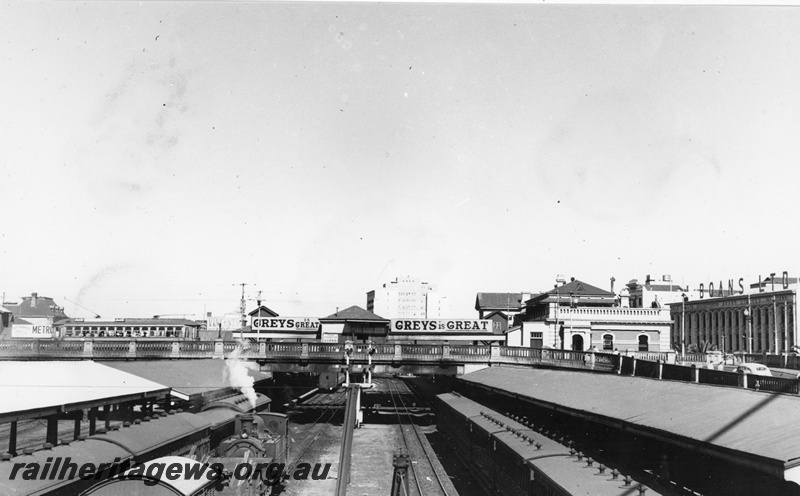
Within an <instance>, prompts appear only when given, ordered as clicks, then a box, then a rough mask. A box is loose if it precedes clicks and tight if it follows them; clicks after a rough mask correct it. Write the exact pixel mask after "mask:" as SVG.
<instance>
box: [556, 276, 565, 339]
mask: <svg viewBox="0 0 800 496" xmlns="http://www.w3.org/2000/svg"><path fill="white" fill-rule="evenodd" d="M554 288H555V290H556V333H558V332H559V329H558V307H559V306H560V305H561V294H560V293H559V292H558V281H556V284H555V286H554ZM560 337H561V349H562V350H563V349H564V336H563V335H562V336H560Z"/></svg>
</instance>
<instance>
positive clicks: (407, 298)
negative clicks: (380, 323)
mask: <svg viewBox="0 0 800 496" xmlns="http://www.w3.org/2000/svg"><path fill="white" fill-rule="evenodd" d="M367 311H369V312H372V313H374V314H376V315H380V316H381V317H384V318H388V319H397V318H409V319H430V318H442V317H445V316H447V314H448V313H449V312H450V305H449V300H448V299H447V297H445V296H444V295H442V294H441V293H439V292H437V291H434V288H433V286H432V285H431V284H430V283H427V282H424V281H421V280H420V279H418V278H416V277H412V276H406V277H403V278H395V280H394V281H389V282H387V283H385V284H383V286H381V288H380V289H375V290H372V291H370V292H368V293H367Z"/></svg>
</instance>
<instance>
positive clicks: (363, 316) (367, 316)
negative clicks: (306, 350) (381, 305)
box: [319, 305, 389, 322]
mask: <svg viewBox="0 0 800 496" xmlns="http://www.w3.org/2000/svg"><path fill="white" fill-rule="evenodd" d="M319 320H329V321H330V320H333V321H338V320H355V321H359V320H360V321H367V322H375V321H379V322H389V320H388V319H384V318H383V317H381V316H380V315H376V314H374V313H372V312H370V311H368V310H364V309H363V308H361V307H359V306H356V305H353V306H352V307H347V308H345V309H344V310H339V311H338V312H336V313H335V314H333V315H328V316H327V317H325V318H322V319H319Z"/></svg>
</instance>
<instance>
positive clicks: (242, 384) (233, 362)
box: [222, 350, 258, 409]
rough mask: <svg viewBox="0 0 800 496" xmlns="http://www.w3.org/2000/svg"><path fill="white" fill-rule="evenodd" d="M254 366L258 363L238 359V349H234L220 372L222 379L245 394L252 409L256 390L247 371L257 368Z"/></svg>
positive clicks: (254, 405) (254, 404)
mask: <svg viewBox="0 0 800 496" xmlns="http://www.w3.org/2000/svg"><path fill="white" fill-rule="evenodd" d="M254 367H258V365H256V364H253V363H250V362H248V361H247V360H242V359H240V358H239V350H235V351H234V352H233V353H231V355H230V357H229V358H228V359H227V360H225V370H224V371H223V373H222V374H223V380H224V381H226V382H227V383H228V384H229V385H230V386H231V387H234V388H237V389H238V390H239V391H240V392H241V393H242V394H244V395H245V396H247V399H248V400H249V401H250V406H251V407H252V408H253V409H255V408H256V390H255V389H253V383H254V382H255V380H254V379H253V377H252V376H251V375H250V374H248V373H247V371H248V370H258V369H257V368H254Z"/></svg>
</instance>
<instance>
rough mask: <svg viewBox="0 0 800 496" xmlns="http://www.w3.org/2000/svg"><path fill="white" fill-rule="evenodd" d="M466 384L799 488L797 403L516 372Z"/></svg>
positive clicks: (579, 375) (483, 375) (484, 375)
mask: <svg viewBox="0 0 800 496" xmlns="http://www.w3.org/2000/svg"><path fill="white" fill-rule="evenodd" d="M462 380H464V381H466V382H468V383H472V384H476V385H481V386H485V387H489V388H492V389H497V390H502V391H506V392H508V393H509V394H512V395H513V396H514V397H523V398H528V399H529V401H531V402H532V403H534V404H539V405H542V406H545V407H546V408H550V409H555V410H556V411H559V412H562V413H567V414H570V415H574V416H577V417H580V418H590V419H592V420H594V421H596V422H598V423H601V424H606V425H610V426H613V427H616V428H621V429H622V428H624V429H625V431H626V432H633V433H636V434H637V435H645V436H649V437H653V438H656V439H659V440H661V441H664V442H667V443H670V444H677V445H680V446H683V447H690V448H691V449H696V450H699V451H701V452H704V453H706V454H709V455H712V456H716V457H720V458H723V459H726V460H728V461H731V462H733V463H737V464H741V465H744V466H747V467H750V468H754V469H756V470H761V471H763V472H766V473H771V474H773V475H781V476H783V477H784V478H785V479H786V480H791V481H795V482H798V483H800V444H798V442H797V439H798V438H800V423H798V422H797V411H798V410H800V397H797V396H792V395H786V394H772V393H763V392H757V391H753V390H749V389H739V388H732V387H718V386H711V385H705V384H692V383H685V382H677V381H659V380H653V379H647V378H642V377H628V376H619V375H616V374H592V373H587V372H575V371H562V370H543V369H519V368H510V367H491V368H488V369H484V370H480V371H478V372H473V373H470V374H466V375H464V376H462Z"/></svg>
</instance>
